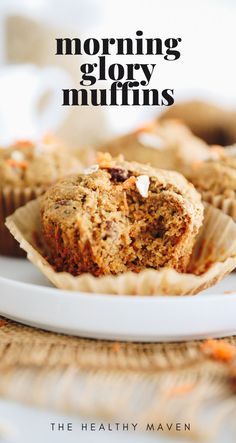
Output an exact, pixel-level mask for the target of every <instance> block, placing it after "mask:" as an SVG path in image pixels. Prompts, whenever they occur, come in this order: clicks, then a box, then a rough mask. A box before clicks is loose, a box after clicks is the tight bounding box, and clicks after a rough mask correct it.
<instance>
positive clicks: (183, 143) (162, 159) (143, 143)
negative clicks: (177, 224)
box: [98, 120, 215, 173]
mask: <svg viewBox="0 0 236 443" xmlns="http://www.w3.org/2000/svg"><path fill="white" fill-rule="evenodd" d="M98 149H99V151H103V152H110V153H111V155H113V156H116V155H119V154H123V155H124V156H125V158H126V160H130V161H132V160H133V159H135V160H136V161H138V162H140V163H150V164H151V166H154V167H158V168H163V169H169V170H175V171H179V172H181V173H186V172H187V171H188V166H189V164H191V163H192V162H199V161H204V160H207V159H208V158H215V152H214V151H211V150H210V148H209V146H208V145H207V144H206V143H205V142H204V141H202V140H200V139H199V138H197V137H195V136H194V135H193V134H192V133H191V131H190V130H189V129H188V128H187V127H186V126H185V125H183V124H182V123H180V122H179V121H176V120H165V121H163V122H158V121H156V122H151V123H149V124H147V125H145V126H143V127H140V128H138V129H137V130H135V131H133V132H132V133H129V134H127V135H124V136H121V137H117V138H115V139H113V140H110V141H109V142H107V143H105V144H104V145H102V146H99V148H98Z"/></svg>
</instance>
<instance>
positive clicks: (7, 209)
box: [0, 186, 44, 257]
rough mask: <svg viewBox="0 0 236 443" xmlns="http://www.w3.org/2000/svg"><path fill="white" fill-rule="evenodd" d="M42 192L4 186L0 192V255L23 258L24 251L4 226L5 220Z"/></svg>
mask: <svg viewBox="0 0 236 443" xmlns="http://www.w3.org/2000/svg"><path fill="white" fill-rule="evenodd" d="M43 192H44V189H43V188H42V187H37V188H36V187H32V188H31V187H26V188H24V189H22V188H18V187H12V186H5V187H3V188H2V189H1V190H0V254H3V255H9V256H14V257H24V256H25V255H26V254H25V251H23V250H22V249H21V248H20V247H19V243H18V242H17V241H16V240H15V239H14V237H13V236H12V235H11V233H10V232H9V230H8V229H7V228H6V226H5V221H6V218H7V217H8V216H9V215H11V214H13V213H14V212H15V210H16V209H17V208H19V207H21V206H23V205H25V204H26V203H27V202H29V201H31V200H34V199H35V198H37V197H38V196H40V195H41V194H42V193H43Z"/></svg>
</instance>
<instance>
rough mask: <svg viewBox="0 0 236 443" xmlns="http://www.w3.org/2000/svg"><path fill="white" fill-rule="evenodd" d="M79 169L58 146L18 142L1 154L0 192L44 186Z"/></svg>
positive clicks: (72, 158)
mask: <svg viewBox="0 0 236 443" xmlns="http://www.w3.org/2000/svg"><path fill="white" fill-rule="evenodd" d="M80 169H81V164H80V162H79V161H78V160H77V158H75V157H74V156H72V155H71V154H70V153H68V152H67V151H66V150H65V149H63V148H62V147H61V146H58V145H54V144H46V143H43V142H42V143H39V144H34V143H31V142H29V141H23V142H18V143H16V144H15V145H14V146H10V147H9V148H6V149H1V150H0V188H4V187H5V186H17V187H21V188H24V187H36V186H47V185H49V184H51V183H53V182H55V181H56V180H57V179H58V178H61V177H63V176H65V175H68V174H72V173H75V172H77V171H78V170H80Z"/></svg>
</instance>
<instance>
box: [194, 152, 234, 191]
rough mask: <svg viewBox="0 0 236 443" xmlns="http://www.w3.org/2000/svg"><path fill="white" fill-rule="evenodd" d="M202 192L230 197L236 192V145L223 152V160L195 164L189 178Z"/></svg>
mask: <svg viewBox="0 0 236 443" xmlns="http://www.w3.org/2000/svg"><path fill="white" fill-rule="evenodd" d="M188 178H189V180H190V181H191V182H192V183H193V184H194V186H196V188H197V189H199V191H201V192H210V193H212V194H214V195H225V196H230V195H231V194H232V193H233V194H234V193H235V192H236V145H234V146H230V147H226V148H225V149H224V150H222V153H221V159H220V160H217V161H206V162H202V163H199V164H195V165H193V167H192V170H191V173H190V174H189V176H188Z"/></svg>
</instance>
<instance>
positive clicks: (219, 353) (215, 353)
mask: <svg viewBox="0 0 236 443" xmlns="http://www.w3.org/2000/svg"><path fill="white" fill-rule="evenodd" d="M201 350H202V352H204V353H206V354H207V355H209V356H210V357H211V358H213V359H214V360H218V361H222V362H230V361H232V360H233V359H234V357H235V356H236V348H235V347H234V346H233V345H231V344H230V343H227V342H224V341H223V340H213V339H209V340H207V341H205V342H204V343H202V344H201Z"/></svg>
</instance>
